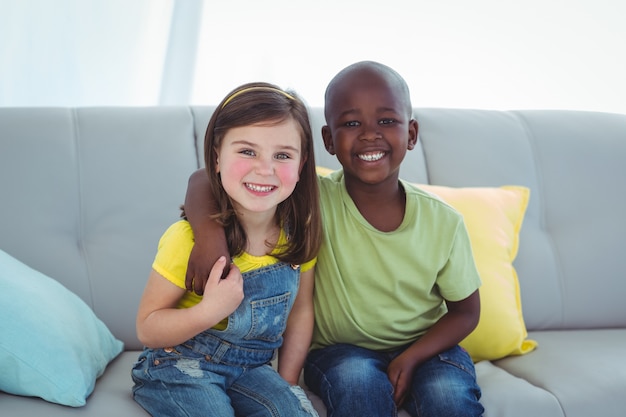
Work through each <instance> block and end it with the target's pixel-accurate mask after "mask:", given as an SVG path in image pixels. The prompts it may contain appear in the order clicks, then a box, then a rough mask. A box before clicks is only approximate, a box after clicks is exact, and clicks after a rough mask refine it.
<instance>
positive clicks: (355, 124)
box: [345, 120, 361, 127]
mask: <svg viewBox="0 0 626 417" xmlns="http://www.w3.org/2000/svg"><path fill="white" fill-rule="evenodd" d="M345 125H346V126H348V127H357V126H361V123H359V122H357V121H356V120H350V121H349V122H346V123H345Z"/></svg>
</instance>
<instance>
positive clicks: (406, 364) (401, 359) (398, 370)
mask: <svg viewBox="0 0 626 417" xmlns="http://www.w3.org/2000/svg"><path fill="white" fill-rule="evenodd" d="M416 365H417V364H416V363H415V362H414V360H413V359H412V358H410V357H408V355H403V354H400V355H399V356H398V357H397V358H395V359H394V360H392V361H391V363H390V364H389V367H388V368H387V377H388V378H389V381H390V382H391V385H392V386H393V400H394V402H395V403H396V405H397V406H398V407H401V406H402V404H403V403H404V400H406V396H407V394H408V392H409V390H410V388H411V381H412V379H413V372H414V371H415V368H416Z"/></svg>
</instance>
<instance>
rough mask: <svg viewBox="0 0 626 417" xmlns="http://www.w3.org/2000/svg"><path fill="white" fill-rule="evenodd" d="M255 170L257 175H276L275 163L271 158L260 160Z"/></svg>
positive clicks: (257, 161)
mask: <svg viewBox="0 0 626 417" xmlns="http://www.w3.org/2000/svg"><path fill="white" fill-rule="evenodd" d="M254 170H255V172H256V173H257V174H261V175H272V174H273V173H274V161H273V160H272V159H271V158H258V159H257V160H256V164H255V167H254Z"/></svg>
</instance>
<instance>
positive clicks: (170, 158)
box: [0, 106, 626, 417]
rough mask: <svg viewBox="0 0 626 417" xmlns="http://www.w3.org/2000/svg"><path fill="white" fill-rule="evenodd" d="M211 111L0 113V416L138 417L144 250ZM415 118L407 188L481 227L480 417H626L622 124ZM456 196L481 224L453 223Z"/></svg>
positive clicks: (519, 114)
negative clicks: (135, 389) (135, 396)
mask: <svg viewBox="0 0 626 417" xmlns="http://www.w3.org/2000/svg"><path fill="white" fill-rule="evenodd" d="M212 110H213V107H211V106H171V107H85V108H0V193H1V194H0V199H1V203H0V254H2V256H0V293H2V294H4V296H5V298H0V299H1V300H2V304H0V314H1V316H0V317H1V320H0V321H1V322H2V323H3V324H2V327H0V355H1V356H0V390H2V391H3V392H0V414H1V415H3V416H11V417H26V416H28V417H33V416H46V417H61V416H83V415H84V416H90V417H100V416H102V417H104V416H106V417H109V416H111V415H115V416H117V417H129V416H146V415H147V413H145V411H143V410H142V409H141V407H139V406H138V405H137V404H136V403H135V402H134V401H133V400H132V395H131V387H132V381H131V378H130V369H131V367H132V365H133V363H134V362H135V360H136V358H137V356H138V354H139V351H140V350H141V349H142V346H141V344H140V343H139V341H138V339H137V337H136V334H135V314H136V310H137V306H138V303H139V299H140V296H141V294H142V291H143V288H144V285H145V282H146V279H147V277H148V273H149V270H150V267H151V263H152V259H153V257H154V254H155V251H156V244H157V241H158V239H159V237H160V235H161V233H162V232H163V231H164V230H165V228H166V227H167V226H168V225H169V224H171V223H172V222H174V221H176V220H177V219H178V218H179V217H178V216H179V206H180V204H181V203H182V202H183V200H184V196H185V191H186V188H187V182H188V178H189V175H190V174H191V173H192V172H194V171H195V170H196V169H198V168H199V167H202V166H203V153H202V148H203V139H204V131H205V128H206V124H207V121H208V119H209V117H210V114H211V112H212ZM415 117H416V119H417V121H418V123H419V127H420V131H419V142H418V146H417V147H416V149H414V150H412V151H410V152H408V153H407V156H406V159H405V161H404V162H403V165H402V168H401V177H402V178H404V179H406V180H408V181H411V182H415V183H417V184H422V185H424V187H425V188H426V189H427V190H428V191H430V192H432V193H434V194H436V195H437V197H438V198H442V199H443V200H445V201H447V202H448V203H450V204H451V205H453V206H455V205H456V204H457V203H458V204H459V206H458V209H459V211H461V212H462V213H463V215H464V216H467V221H468V222H470V221H474V220H471V219H473V217H472V216H478V219H477V220H476V221H477V223H476V224H474V225H473V226H472V228H473V229H472V230H470V234H471V235H475V237H472V246H473V248H474V243H475V241H474V238H475V239H476V242H477V243H476V245H477V246H476V248H475V251H476V253H475V255H476V257H477V264H478V262H479V260H478V257H479V256H480V257H484V258H485V259H487V260H486V261H485V260H484V259H481V262H484V263H485V264H488V265H487V266H486V267H484V268H483V269H482V270H481V268H479V272H481V278H484V279H483V281H484V286H485V290H484V293H483V289H482V288H481V298H482V299H483V312H482V314H481V322H483V320H484V321H485V323H487V322H490V321H494V322H493V323H491V322H490V324H485V329H482V330H485V331H484V332H483V333H480V334H478V335H477V336H476V337H475V338H474V340H473V341H472V342H471V343H469V346H468V350H469V351H470V353H472V354H473V357H474V356H475V355H476V359H475V361H476V373H477V379H478V383H479V384H480V386H481V388H482V398H481V402H482V403H483V405H484V407H485V414H484V415H485V416H486V417H529V416H533V417H557V416H560V417H562V416H567V417H583V416H584V417H587V416H595V417H623V416H624V415H626V361H625V360H624V355H625V354H626V299H625V298H626V273H625V272H624V271H626V243H624V237H625V236H626V218H625V217H624V214H625V213H626V192H625V191H626V115H623V114H609V113H599V112H584V111H566V110H524V111H495V110H472V109H443V108H415ZM311 123H312V126H313V131H314V133H315V135H316V136H315V141H316V143H315V145H316V148H315V152H316V154H315V158H316V164H317V165H318V166H319V167H320V168H327V169H329V170H333V169H337V168H339V165H338V163H337V161H336V160H335V158H334V156H332V155H329V154H328V153H327V152H326V151H325V149H324V147H323V143H322V140H321V136H320V127H321V126H322V125H323V123H324V122H323V111H322V109H321V108H317V107H314V108H311ZM429 185H430V187H431V188H428V187H429ZM433 185H434V187H432V186H433ZM459 192H460V193H461V194H458V193H459ZM440 193H441V194H440ZM507 193H508V194H507ZM459 195H460V197H459V198H458V199H459V200H461V201H460V202H459V201H455V198H457V197H458V196H459ZM468 195H469V197H468V198H469V199H470V200H472V198H474V200H475V201H474V200H472V201H474V202H476V204H478V206H476V205H475V204H474V202H472V203H470V206H472V207H470V209H467V208H466V207H464V206H463V204H464V201H466V200H467V199H466V198H465V196H468ZM485 196H486V197H485ZM448 199H449V201H448ZM480 204H483V205H482V206H480ZM501 206H502V207H501ZM455 207H456V206H455ZM511 207H513V209H511ZM492 209H493V210H492ZM509 209H510V210H509ZM467 210H469V211H467ZM472 210H473V211H472ZM481 216H482V218H481ZM500 222H502V223H500ZM468 228H469V226H468ZM484 235H486V236H484ZM481 239H482V241H481ZM480 245H483V246H484V247H482V246H481V247H479V246H480ZM485 245H486V246H485ZM490 245H492V246H490ZM485 248H487V249H485ZM496 253H498V254H499V255H498V256H500V255H502V257H500V258H499V259H495V260H494V259H492V258H493V257H494V256H495V255H496ZM496 264H497V265H496ZM490 265H491V266H493V270H491V269H490V268H491V266H490ZM494 265H495V266H494ZM494 271H495V272H494ZM483 274H484V275H483ZM492 279H493V280H494V281H493V282H496V283H498V284H497V285H495V287H494V285H493V282H492V281H491V280H492ZM58 284H61V285H58ZM487 284H488V285H487ZM488 287H489V288H491V289H489V288H488ZM0 297H2V296H1V295H0ZM507 315H509V316H511V318H506V317H507ZM479 326H481V324H479ZM482 330H481V331H482ZM509 333H510V334H511V335H510V337H509V336H506V337H509V339H510V340H509V341H505V342H503V345H504V348H503V349H499V347H498V344H499V343H500V339H502V338H505V335H508V334H509ZM476 346H478V349H483V348H484V349H485V351H488V352H487V353H484V354H483V353H481V352H478V353H475V352H473V351H472V349H474V348H476ZM491 348H495V350H494V351H489V350H490V349H491ZM498 349H499V350H498ZM474 354H475V355H474ZM55 366H56V368H55ZM44 368H45V369H47V372H48V373H47V374H44V373H43V369H44ZM48 368H50V369H48ZM66 372H67V375H66ZM72 372H73V373H72ZM55 379H56V380H55ZM70 382H80V383H79V384H78V385H79V387H78V388H76V387H70V386H69V385H66V384H69V383H70ZM94 384H95V388H94ZM55 390H56V391H58V392H54V391H55ZM76 390H78V391H79V393H78V394H77V395H74V393H73V392H72V393H71V394H72V395H74V396H73V397H72V398H73V399H72V400H69V402H68V400H66V399H63V395H66V394H70V391H76ZM80 390H82V391H80ZM92 390H93V392H92ZM307 392H308V391H307ZM56 394H59V395H60V397H57V396H55V395H56ZM308 394H309V395H310V397H311V399H312V401H313V403H314V405H315V407H316V408H317V409H318V410H319V414H320V416H322V417H324V416H326V411H325V409H324V407H323V405H322V402H321V401H320V399H319V398H317V397H316V396H315V395H313V394H312V393H310V392H308ZM44 398H45V399H44ZM76 398H77V399H76ZM63 403H65V405H62V404H63ZM400 415H401V416H406V415H407V414H406V413H405V412H404V411H402V412H401V414H400ZM376 417H378V416H376Z"/></svg>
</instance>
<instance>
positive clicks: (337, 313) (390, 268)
mask: <svg viewBox="0 0 626 417" xmlns="http://www.w3.org/2000/svg"><path fill="white" fill-rule="evenodd" d="M319 182H320V193H321V205H322V216H323V224H324V240H323V243H322V247H321V249H320V252H319V254H318V263H317V268H316V271H315V330H314V333H313V345H312V347H313V348H319V347H324V346H328V345H333V344H337V343H349V344H354V345H358V346H362V347H365V348H368V349H374V350H389V349H393V348H397V347H400V346H403V345H405V344H407V343H411V342H413V341H415V340H416V339H417V338H419V337H420V335H422V334H423V333H424V332H426V330H428V329H429V328H430V327H431V326H432V325H433V324H434V323H435V322H437V320H439V318H441V316H442V315H444V314H445V313H446V311H447V309H446V305H445V301H444V299H447V300H450V301H459V300H462V299H464V298H467V297H468V296H469V295H471V294H472V293H473V292H474V291H475V290H476V289H478V287H479V286H480V277H479V275H478V272H477V270H476V266H475V264H474V258H473V255H472V250H471V246H470V241H469V236H468V234H467V230H466V228H465V224H464V223H463V218H462V216H461V215H460V214H459V213H458V212H457V211H456V210H454V209H453V208H452V207H450V206H449V205H447V204H446V203H444V202H443V201H441V200H440V199H438V198H437V197H435V196H433V195H432V194H429V193H427V192H425V191H422V190H420V189H419V188H417V187H416V186H414V185H412V184H409V183H407V182H404V181H401V185H402V186H403V187H404V190H405V192H406V211H405V216H404V220H403V221H402V224H401V225H400V227H398V228H397V229H396V230H394V231H393V232H381V231H379V230H377V229H375V228H374V227H373V226H372V225H370V224H369V223H368V222H367V221H366V220H365V218H364V217H363V216H362V215H361V213H360V212H359V211H358V209H357V208H356V206H355V204H354V202H353V201H352V199H351V198H350V196H349V195H348V192H347V191H346V187H345V184H344V180H343V172H342V171H337V172H334V173H332V174H330V175H329V176H327V177H320V179H319Z"/></svg>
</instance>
